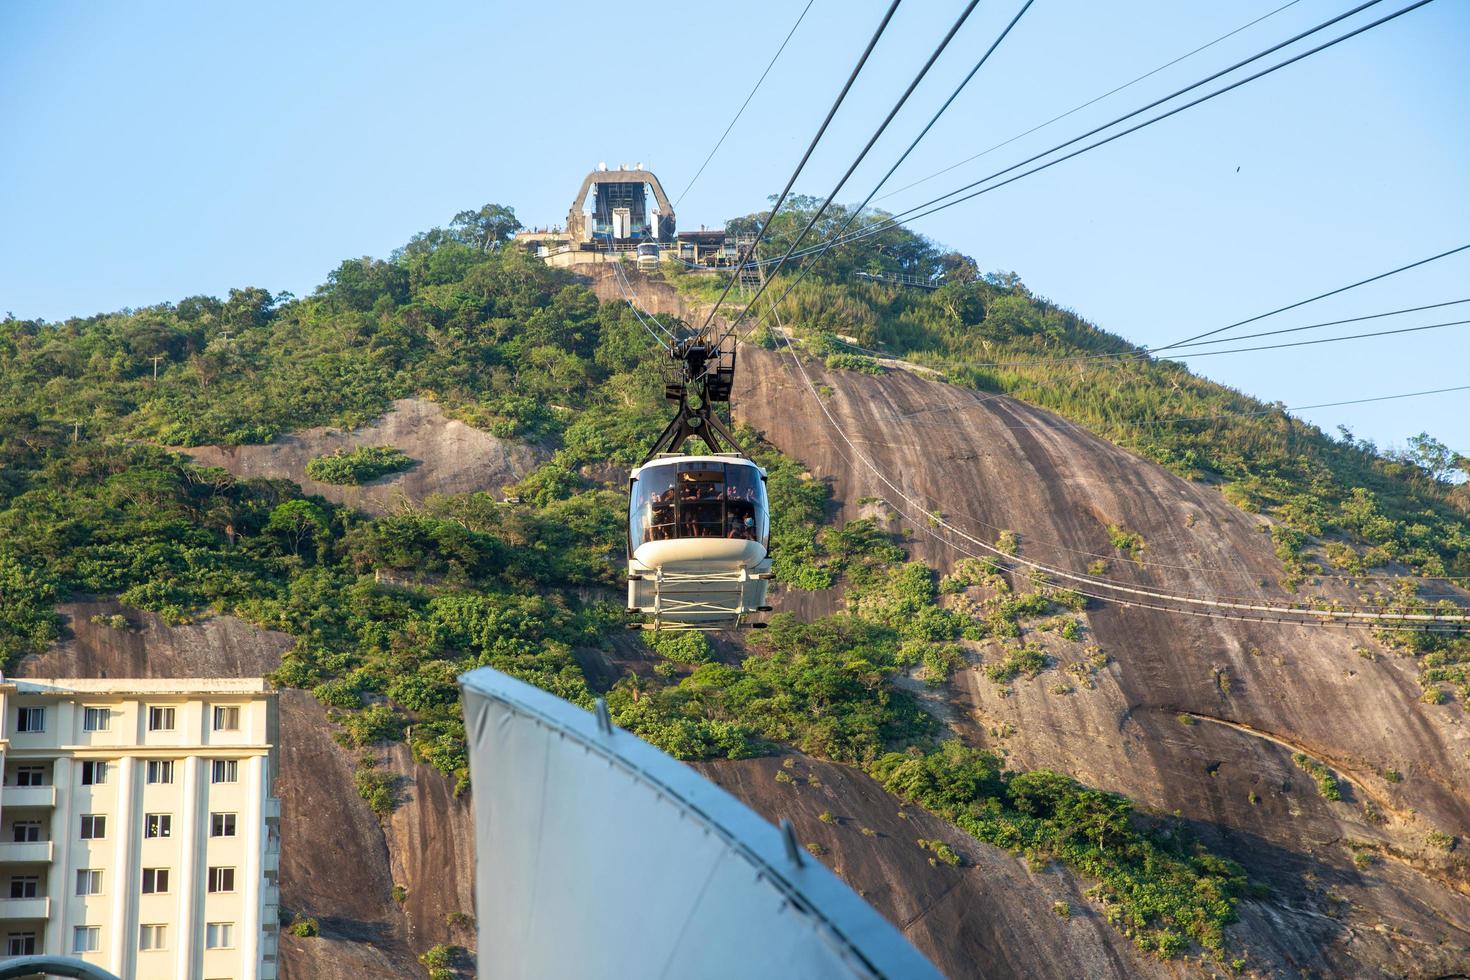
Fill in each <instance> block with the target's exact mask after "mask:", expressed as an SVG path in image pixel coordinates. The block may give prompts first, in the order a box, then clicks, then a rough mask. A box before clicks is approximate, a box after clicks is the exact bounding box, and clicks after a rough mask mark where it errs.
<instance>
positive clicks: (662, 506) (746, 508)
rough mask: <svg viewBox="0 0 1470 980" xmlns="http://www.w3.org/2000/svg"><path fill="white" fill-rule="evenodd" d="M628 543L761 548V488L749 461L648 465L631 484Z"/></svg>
mask: <svg viewBox="0 0 1470 980" xmlns="http://www.w3.org/2000/svg"><path fill="white" fill-rule="evenodd" d="M628 532H629V539H630V542H631V544H632V546H633V549H634V550H637V549H638V547H639V546H641V545H642V544H643V543H644V542H645V541H671V540H675V539H679V538H730V539H735V540H746V541H759V542H760V543H761V545H762V546H763V547H765V546H767V544H768V540H769V537H770V512H769V509H768V507H767V505H766V485H765V481H764V480H762V479H761V475H760V470H759V469H757V468H756V467H755V466H754V465H753V464H751V463H726V462H717V461H712V460H711V461H688V462H685V461H679V460H669V461H668V462H667V463H650V464H649V465H648V466H645V467H643V469H642V471H640V473H639V474H638V479H636V480H634V481H633V495H632V500H631V501H630V506H629V521H628Z"/></svg>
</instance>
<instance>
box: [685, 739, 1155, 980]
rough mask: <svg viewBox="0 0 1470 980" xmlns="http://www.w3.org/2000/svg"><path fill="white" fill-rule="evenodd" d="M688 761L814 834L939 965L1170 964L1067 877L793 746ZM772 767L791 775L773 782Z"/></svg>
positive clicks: (1009, 971)
mask: <svg viewBox="0 0 1470 980" xmlns="http://www.w3.org/2000/svg"><path fill="white" fill-rule="evenodd" d="M788 763H790V765H787V764H788ZM695 768H696V769H698V770H699V771H700V773H702V774H703V775H704V776H706V777H708V778H709V779H711V780H713V781H714V782H716V783H718V784H719V785H720V786H722V787H724V788H725V789H727V790H729V791H730V792H731V793H733V794H735V795H736V796H738V797H739V798H740V799H741V800H743V801H744V802H745V803H746V804H747V805H748V806H750V807H752V808H753V809H755V810H756V811H757V812H759V813H760V814H761V815H762V816H764V817H766V818H767V819H768V820H770V821H772V822H773V823H775V822H779V821H780V820H782V819H787V820H790V821H791V823H792V825H793V827H794V828H795V830H796V835H797V839H798V840H800V841H801V842H802V844H804V845H808V846H811V845H816V847H815V850H816V851H818V852H820V853H819V857H818V858H816V859H817V860H820V861H821V862H822V863H823V864H825V865H827V866H828V867H829V868H831V869H832V870H833V871H835V872H837V873H838V874H839V875H841V876H842V877H843V878H844V879H845V880H846V881H847V883H848V884H849V885H851V886H852V887H853V888H854V889H855V890H856V891H857V892H858V894H860V895H862V896H863V897H864V898H866V899H867V900H868V901H869V902H870V903H871V904H872V905H873V907H874V908H876V909H877V910H878V911H879V912H881V913H882V914H883V916H884V917H885V918H886V919H888V920H889V921H890V922H892V923H894V924H895V925H897V926H898V927H899V928H900V929H901V930H903V933H904V935H905V936H906V937H907V938H908V940H909V941H910V942H912V943H913V944H914V945H915V946H916V947H918V949H919V950H920V951H921V952H923V954H924V955H925V956H927V957H929V960H930V962H932V963H933V964H934V965H935V966H936V967H938V968H939V970H940V972H942V973H943V974H944V975H945V976H948V977H954V978H961V977H1017V978H1021V977H1056V978H1066V977H1091V978H1099V980H1101V978H1108V977H1116V978H1120V980H1121V978H1131V977H1169V976H1173V975H1174V971H1172V970H1170V969H1169V968H1168V967H1166V966H1165V965H1164V964H1162V963H1159V962H1158V961H1156V960H1153V959H1151V958H1149V957H1148V956H1146V955H1145V954H1143V953H1140V952H1139V951H1138V950H1137V949H1135V948H1134V947H1133V946H1132V944H1130V943H1129V942H1128V940H1127V939H1125V938H1123V936H1121V935H1120V934H1119V933H1118V931H1117V930H1116V929H1114V928H1113V927H1112V926H1110V925H1108V923H1107V922H1106V921H1104V920H1103V918H1102V916H1101V914H1100V913H1099V912H1098V911H1097V908H1096V906H1094V905H1093V904H1092V903H1091V902H1089V901H1088V899H1087V898H1086V897H1085V896H1084V895H1083V894H1082V886H1081V885H1079V883H1078V881H1077V879H1076V878H1075V877H1074V876H1072V875H1070V874H1068V873H1066V872H1065V871H1061V870H1058V869H1055V868H1052V869H1048V870H1045V871H1039V872H1033V871H1030V870H1028V869H1027V867H1026V863H1025V861H1023V860H1022V859H1020V858H1018V857H1014V856H1012V855H1010V854H1007V853H1006V852H1004V851H1002V850H999V849H997V848H994V847H991V846H989V845H987V844H982V843H980V842H978V841H976V840H975V839H974V838H973V837H970V836H969V835H968V834H965V833H963V832H962V831H959V830H956V829H955V828H954V827H951V826H950V825H949V824H947V823H945V822H944V821H942V820H940V819H938V818H936V817H932V816H930V815H929V814H927V813H925V812H924V811H923V810H919V809H917V808H915V807H905V806H904V805H903V804H901V803H900V802H899V801H898V800H896V799H894V798H893V797H892V796H890V795H888V793H887V792H886V791H884V789H883V787H881V786H879V785H878V784H877V783H876V782H874V781H873V780H871V779H869V778H868V777H867V776H865V775H863V774H862V773H860V772H857V771H856V770H853V769H849V768H847V767H846V766H839V765H835V764H833V763H828V762H821V761H818V760H815V759H810V758H807V757H805V756H799V755H796V756H786V757H785V758H767V759H745V760H740V761H737V762H729V761H724V762H712V763H701V764H698V765H696V766H695ZM778 772H785V773H786V775H787V776H788V777H790V782H786V781H778V780H777V779H776V774H777V773H778ZM823 814H826V818H825V819H824V818H823ZM920 838H922V839H925V840H939V841H943V842H944V843H946V844H948V845H949V846H950V847H951V848H953V849H954V851H955V852H956V853H957V854H959V855H960V857H961V861H962V863H961V864H960V865H959V866H957V867H951V866H949V865H947V864H945V863H943V862H938V861H936V862H934V863H932V864H931V863H930V858H932V857H933V855H932V853H931V852H930V851H927V850H925V849H924V848H922V847H920V846H919V844H918V843H917V841H918V840H919V839H920ZM1059 903H1060V904H1059Z"/></svg>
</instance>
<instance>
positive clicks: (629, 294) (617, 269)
mask: <svg viewBox="0 0 1470 980" xmlns="http://www.w3.org/2000/svg"><path fill="white" fill-rule="evenodd" d="M613 278H614V279H615V280H617V283H618V289H619V290H620V291H621V292H622V294H623V302H625V303H627V304H628V308H629V309H631V310H632V311H633V315H634V316H635V317H637V318H638V322H639V323H640V324H642V325H643V329H644V330H647V331H648V334H649V336H650V337H652V338H653V342H654V343H655V344H657V345H658V346H660V347H664V346H667V344H671V343H673V342H674V341H675V337H674V333H673V331H671V330H670V329H669V328H668V327H666V326H664V325H663V324H662V323H660V322H659V319H658V317H656V316H654V315H653V314H652V313H650V314H648V316H649V317H650V318H651V319H652V320H653V322H654V324H655V325H656V326H657V327H658V328H659V329H660V330H662V331H663V333H664V336H662V337H660V336H659V335H658V334H656V333H654V332H653V327H650V326H649V325H648V321H647V320H646V319H644V316H643V311H642V310H640V309H639V308H638V296H637V294H636V293H634V292H633V290H632V285H631V284H630V283H629V282H628V280H627V277H626V276H624V275H623V270H622V261H621V260H620V259H614V260H613Z"/></svg>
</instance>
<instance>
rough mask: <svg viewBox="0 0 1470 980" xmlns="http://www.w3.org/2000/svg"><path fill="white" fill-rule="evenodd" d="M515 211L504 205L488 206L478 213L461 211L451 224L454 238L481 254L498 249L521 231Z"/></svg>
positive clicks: (450, 228) (450, 227)
mask: <svg viewBox="0 0 1470 980" xmlns="http://www.w3.org/2000/svg"><path fill="white" fill-rule="evenodd" d="M521 227H522V226H521V223H520V222H519V221H518V220H516V213H515V209H513V208H508V207H506V206H505V205H503V204H487V205H485V206H484V207H482V208H480V210H478V211H461V212H460V213H459V214H456V215H455V216H454V220H453V221H451V222H450V223H449V230H450V232H451V233H453V235H454V237H455V238H457V239H459V240H460V241H462V242H464V243H465V244H466V245H473V246H474V247H476V248H478V249H479V250H480V251H481V252H488V251H490V250H491V249H493V248H498V247H499V246H500V244H501V243H502V242H506V241H509V240H510V237H511V236H512V235H514V234H515V233H516V232H518V231H520V230H521Z"/></svg>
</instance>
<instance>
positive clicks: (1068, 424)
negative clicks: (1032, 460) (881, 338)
mask: <svg viewBox="0 0 1470 980" xmlns="http://www.w3.org/2000/svg"><path fill="white" fill-rule="evenodd" d="M838 343H839V344H842V345H843V346H844V347H851V348H853V349H854V350H860V351H865V352H868V353H871V354H877V355H879V356H881V357H885V358H886V357H892V356H893V355H890V354H884V353H882V352H881V351H874V350H871V349H870V348H867V347H860V346H858V345H857V344H849V343H847V342H846V341H843V340H839V341H838ZM959 366H961V367H964V366H966V365H959ZM1456 391H1470V385H1460V386H1457V387H1453V388H1429V389H1426V390H1424V391H1405V392H1400V393H1398V394H1393V395H1376V396H1373V397H1370V398H1350V399H1346V400H1344V401H1336V402H1318V403H1317V404H1315V405H1290V406H1286V407H1282V408H1277V407H1274V406H1273V407H1271V408H1261V409H1253V410H1251V411H1247V412H1217V413H1215V414H1213V415H1169V416H1162V417H1159V418H1152V419H1120V420H1100V422H1099V424H1102V425H1109V426H1125V427H1128V428H1148V427H1149V426H1154V425H1174V424H1178V423H1182V422H1217V421H1220V420H1223V419H1244V418H1260V417H1262V416H1266V415H1283V414H1285V413H1287V412H1306V411H1310V410H1312V409H1317V408H1341V407H1344V406H1348V405H1366V404H1369V403H1370V402H1387V401H1397V400H1399V399H1402V398H1419V397H1421V396H1424V395H1443V394H1448V393H1450V392H1456ZM988 400H989V399H988V398H987V399H983V400H982V401H988ZM977 404H980V403H979V402H977ZM965 407H968V406H957V407H956V408H954V409H925V410H924V412H926V413H927V412H934V411H938V412H951V411H959V410H962V409H963V408H965ZM919 414H923V413H919V412H908V413H903V414H899V415H895V416H893V417H892V419H891V420H892V421H899V420H901V419H907V418H913V417H914V416H916V415H919ZM1001 428H1004V429H1018V430H1031V431H1047V430H1057V429H1082V430H1084V431H1091V430H1090V429H1088V428H1087V426H1085V425H1083V424H1082V423H1080V422H1072V421H1069V420H1066V419H1061V420H1059V424H1057V425H1003V426H1001Z"/></svg>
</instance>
